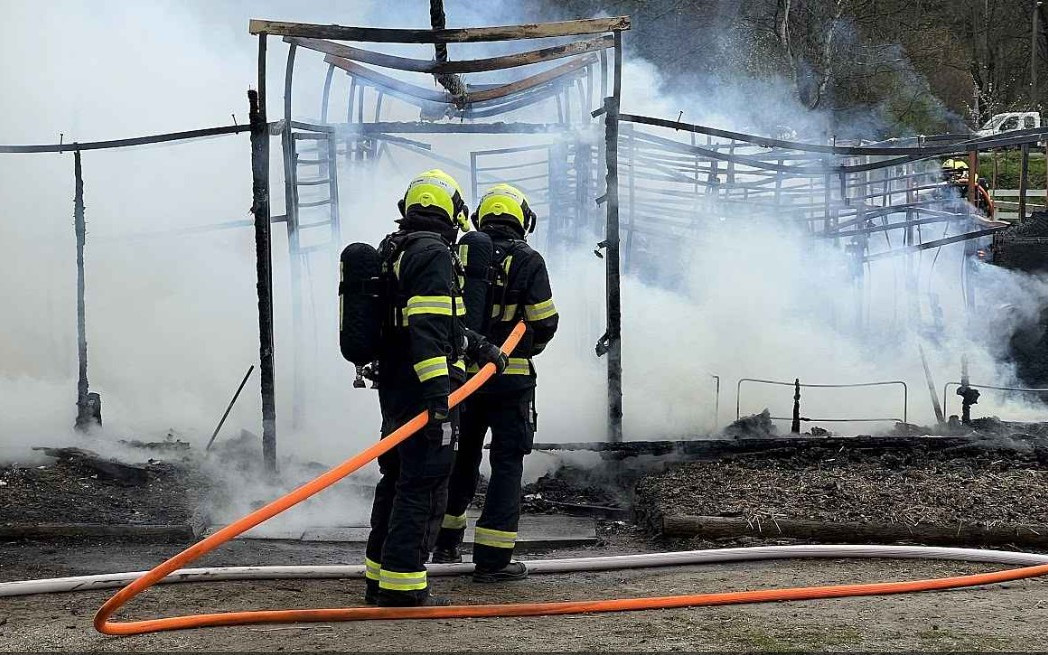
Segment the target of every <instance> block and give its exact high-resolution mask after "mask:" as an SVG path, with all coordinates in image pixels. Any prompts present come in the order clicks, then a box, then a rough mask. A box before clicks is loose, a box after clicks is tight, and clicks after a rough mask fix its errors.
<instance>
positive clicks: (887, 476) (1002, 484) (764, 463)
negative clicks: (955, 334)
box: [637, 435, 1048, 527]
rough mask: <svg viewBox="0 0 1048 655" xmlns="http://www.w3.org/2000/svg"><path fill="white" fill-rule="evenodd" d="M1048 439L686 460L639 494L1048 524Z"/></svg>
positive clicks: (906, 517) (666, 500) (721, 504)
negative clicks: (959, 445)
mask: <svg viewBox="0 0 1048 655" xmlns="http://www.w3.org/2000/svg"><path fill="white" fill-rule="evenodd" d="M1046 484H1048V442H1046V441H1045V440H1043V439H1041V438H1036V439H1034V440H1033V441H1030V440H1026V439H1023V440H1016V439H1012V438H1008V437H1001V436H999V435H996V436H993V437H992V438H987V435H976V436H975V438H973V440H972V441H971V443H970V445H967V446H961V447H956V446H954V447H948V448H940V447H937V446H936V445H934V443H928V442H926V441H920V442H914V443H913V444H912V445H910V446H908V447H905V448H894V449H883V448H870V447H860V446H858V445H856V447H850V446H839V445H836V444H834V445H833V446H832V447H824V446H820V445H819V444H817V443H813V444H811V445H809V446H807V447H805V448H803V449H798V448H790V449H777V450H775V451H773V452H768V453H764V454H746V455H737V456H732V457H728V458H722V459H718V460H716V461H693V462H685V463H681V464H679V465H676V466H673V467H671V468H669V469H668V470H666V471H665V472H662V473H658V474H654V475H651V476H648V477H646V478H644V479H643V480H641V481H640V483H639V484H638V486H637V503H638V504H643V505H644V506H645V507H646V508H648V510H649V511H651V510H655V511H656V512H662V513H667V514H671V513H672V514H678V515H699V516H728V517H745V518H747V519H750V518H757V519H769V520H773V519H813V520H821V521H830V522H852V523H855V522H857V523H888V524H891V523H907V524H910V525H916V524H920V523H924V524H929V523H930V524H936V525H953V524H957V523H964V524H967V525H980V526H985V527H993V526H1000V525H1010V524H1024V525H1031V524H1038V525H1048V496H1046V495H1045V494H1044V492H1043V490H1044V489H1045V486H1046Z"/></svg>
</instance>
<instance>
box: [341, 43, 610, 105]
mask: <svg viewBox="0 0 1048 655" xmlns="http://www.w3.org/2000/svg"><path fill="white" fill-rule="evenodd" d="M324 61H325V62H327V63H328V64H331V65H332V66H335V67H337V68H340V69H342V70H344V71H346V72H347V73H349V74H350V75H353V76H355V77H359V78H361V79H364V80H367V81H369V82H371V83H372V84H375V85H377V86H379V87H382V90H383V91H385V92H387V93H391V94H393V95H398V96H399V97H404V96H407V97H408V98H409V99H412V100H415V101H425V102H427V103H442V104H454V103H455V100H454V98H453V97H452V96H451V95H450V94H448V93H442V92H440V91H433V90H430V89H427V88H425V87H421V86H418V85H416V84H411V83H409V82H403V81H401V80H398V79H396V78H393V77H390V76H389V75H386V74H384V73H380V72H378V71H376V70H373V69H371V68H368V67H367V66H362V65H360V64H358V63H356V62H354V61H350V60H348V59H342V58H340V57H336V56H335V55H330V54H329V55H327V56H325V57H324ZM595 61H596V59H594V57H593V55H589V56H587V57H581V58H579V59H577V60H576V61H572V62H568V63H567V64H562V65H560V66H556V67H554V68H551V69H549V70H547V71H543V72H541V73H538V74H537V75H532V76H531V77H526V78H524V79H522V80H519V81H517V82H513V83H511V84H503V85H501V86H496V87H493V88H489V89H483V90H481V91H472V92H469V93H467V94H466V96H465V102H466V103H468V104H472V103H476V102H485V101H489V100H496V99H499V98H506V97H508V96H512V95H514V94H517V93H522V92H524V91H528V90H531V89H535V88H537V87H541V86H543V85H545V84H547V83H549V82H552V81H554V80H557V79H560V78H562V77H565V76H567V75H571V74H572V73H575V72H577V71H580V70H582V69H583V68H585V67H586V66H587V65H589V64H592V63H594V62H595Z"/></svg>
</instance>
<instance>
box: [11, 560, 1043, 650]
mask: <svg viewBox="0 0 1048 655" xmlns="http://www.w3.org/2000/svg"><path fill="white" fill-rule="evenodd" d="M634 546H635V544H629V543H625V542H623V541H620V542H618V543H614V542H613V543H611V544H610V545H608V546H605V547H601V548H594V549H589V550H588V551H587V552H580V551H571V552H567V551H561V552H555V553H547V554H545V555H543V556H571V555H576V554H597V553H598V552H599V553H619V552H623V551H624V550H631V549H634ZM175 548H176V547H172V546H143V545H137V546H135V545H120V544H118V545H105V544H94V545H92V544H78V545H67V546H56V545H46V546H40V545H21V546H14V545H3V546H0V562H3V563H4V564H3V567H2V568H0V577H2V579H4V580H12V579H20V578H27V577H41V576H44V575H69V574H75V573H90V572H99V571H106V570H108V571H113V570H130V569H135V568H145V567H147V566H148V565H150V564H152V563H155V562H156V561H158V558H160V557H162V556H163V555H165V554H166V553H168V552H169V551H172V550H174V549H175ZM358 557H359V553H356V552H351V551H350V550H347V549H344V548H341V547H337V546H334V545H313V546H305V547H303V545H301V544H296V545H294V546H290V545H284V544H273V543H269V544H259V543H257V542H255V543H252V542H241V543H238V544H235V545H234V546H232V547H231V548H229V549H227V550H224V551H223V552H222V553H220V554H218V555H216V556H213V557H212V558H211V560H210V561H209V562H208V563H209V564H229V563H238V564H250V563H258V564H263V563H265V564H272V563H308V562H325V563H333V562H337V561H345V562H355V561H356V559H357V558H358ZM30 563H32V564H30ZM990 568H991V567H986V566H979V565H966V564H963V563H950V562H905V561H870V562H855V561H843V560H840V561H839V560H834V561H823V562H799V561H798V562H777V563H758V564H753V565H747V566H743V565H735V564H732V565H715V566H707V567H687V568H668V569H649V570H639V571H616V572H604V573H579V574H565V575H541V576H539V575H536V576H534V577H532V578H530V579H529V580H528V581H526V582H523V583H519V584H515V585H512V586H504V587H488V586H481V585H476V584H473V583H471V582H470V581H469V580H468V579H464V578H463V579H439V580H437V582H436V583H435V586H436V588H437V589H438V591H439V592H440V593H444V594H447V595H449V596H451V597H452V598H454V599H455V600H456V601H458V602H461V603H470V604H476V603H490V602H528V601H543V600H570V599H588V598H613V597H622V596H654V595H671V594H682V593H694V592H700V591H719V590H726V589H743V588H751V589H753V588H768V587H784V586H791V585H807V584H826V583H837V582H859V581H870V582H872V581H883V580H901V579H908V578H926V577H933V576H942V575H952V574H959V573H966V572H974V571H979V570H989V569H990ZM361 593H362V582H361V581H296V580H285V581H273V582H259V583H250V582H242V583H218V584H194V585H177V586H169V587H166V588H161V589H158V590H151V591H149V592H147V593H146V594H145V595H144V596H142V597H141V598H139V599H138V600H137V601H135V602H134V603H133V604H132V606H131V607H130V608H129V610H128V612H127V613H126V614H125V615H124V616H126V617H135V618H147V617H153V616H164V615H172V614H176V613H187V612H193V611H211V610H215V609H222V610H240V609H258V608H287V607H339V606H348V605H355V604H358V602H359V600H360V596H361ZM108 596H109V594H108V593H105V592H88V593H78V594H61V595H49V596H33V597H27V598H5V599H0V650H19V651H40V650H113V651H115V650H121V651H126V650H167V651H171V650H180V649H191V650H266V651H299V650H310V651H315V650H355V651H398V650H401V651H420V650H515V651H546V650H560V651H571V650H632V651H649V650H770V651H782V650H787V649H805V650H830V651H849V650H956V649H964V650H1011V651H1017V650H1031V649H1034V650H1036V649H1043V646H1044V643H1045V642H1044V632H1045V630H1046V629H1048V581H1044V580H1032V581H1024V582H1017V583H1011V584H1008V585H1000V586H995V587H990V588H982V589H973V590H963V591H954V592H945V593H937V594H922V595H912V596H895V597H886V598H854V599H840V600H832V601H812V602H801V603H782V604H765V605H749V606H741V607H721V608H706V609H683V610H661V611H650V612H633V613H624V614H614V615H594V616H568V617H537V618H521V619H480V620H476V619H475V620H440V621H408V622H403V621H397V622H371V623H355V624H354V623H348V624H338V623H335V624H317V625H309V626H256V627H237V628H215V629H205V630H195V631H187V632H171V633H164V634H158V635H149V636H141V637H130V638H112V637H103V636H101V635H98V634H96V633H95V632H94V631H93V630H92V629H91V616H92V614H93V612H94V610H95V609H96V608H97V607H98V606H99V604H101V603H102V602H103V601H104V600H105V598H107V597H108Z"/></svg>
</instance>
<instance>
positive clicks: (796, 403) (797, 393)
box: [790, 378, 801, 434]
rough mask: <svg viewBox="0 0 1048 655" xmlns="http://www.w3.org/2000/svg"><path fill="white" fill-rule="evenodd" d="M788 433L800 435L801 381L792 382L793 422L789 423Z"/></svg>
mask: <svg viewBox="0 0 1048 655" xmlns="http://www.w3.org/2000/svg"><path fill="white" fill-rule="evenodd" d="M790 432H792V433H793V434H800V433H801V379H800V378H795V379H794V380H793V422H792V423H790Z"/></svg>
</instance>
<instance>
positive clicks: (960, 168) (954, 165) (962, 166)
mask: <svg viewBox="0 0 1048 655" xmlns="http://www.w3.org/2000/svg"><path fill="white" fill-rule="evenodd" d="M942 170H943V172H944V173H946V172H949V173H967V172H968V162H966V161H964V160H963V159H953V158H950V159H947V160H946V161H944V162H943V163H942Z"/></svg>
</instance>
